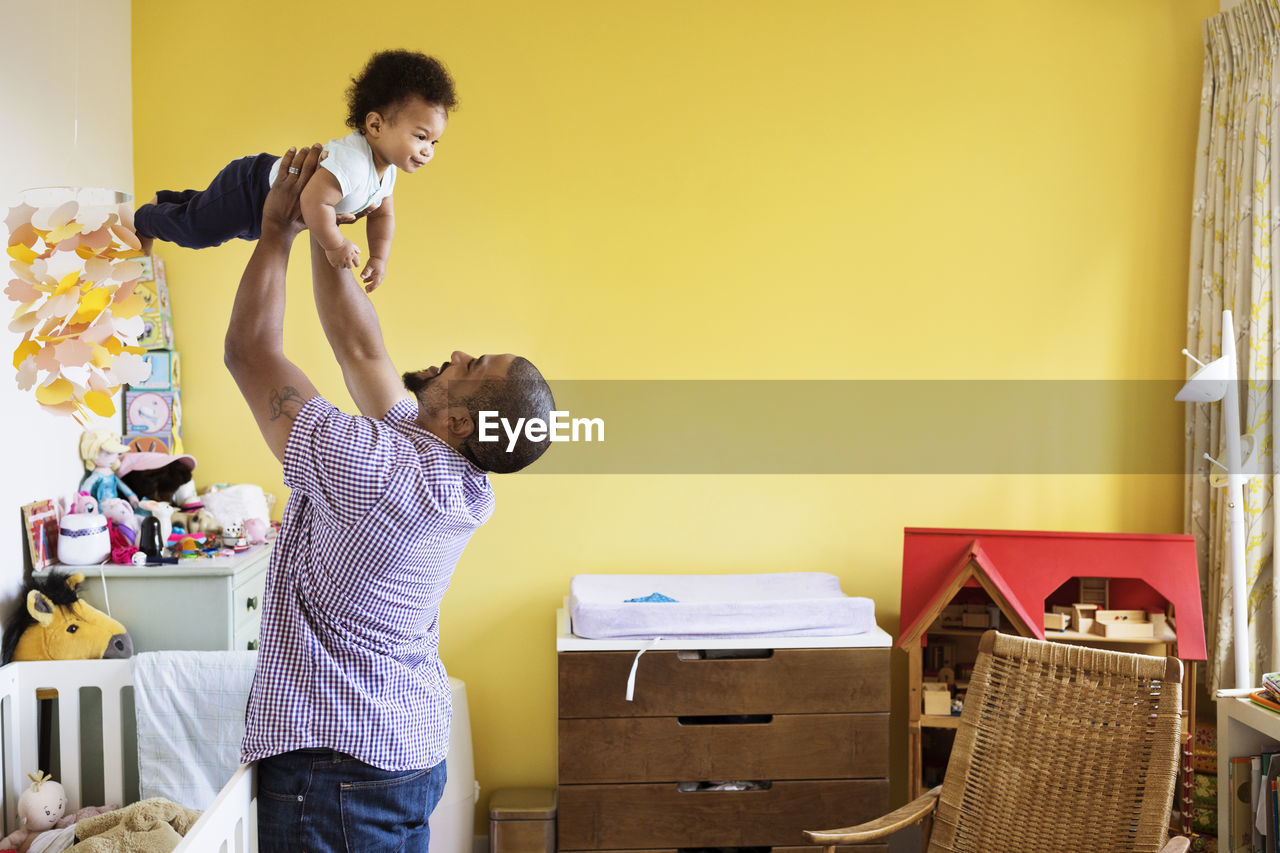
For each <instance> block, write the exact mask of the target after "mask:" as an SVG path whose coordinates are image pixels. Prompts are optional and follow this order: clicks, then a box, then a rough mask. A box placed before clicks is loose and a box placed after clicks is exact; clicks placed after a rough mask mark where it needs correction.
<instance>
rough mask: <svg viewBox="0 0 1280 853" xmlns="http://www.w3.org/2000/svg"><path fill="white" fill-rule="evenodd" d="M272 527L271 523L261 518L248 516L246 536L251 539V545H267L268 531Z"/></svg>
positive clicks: (245, 529) (245, 522) (245, 527)
mask: <svg viewBox="0 0 1280 853" xmlns="http://www.w3.org/2000/svg"><path fill="white" fill-rule="evenodd" d="M270 529H271V525H269V524H267V522H265V521H263V520H262V519H261V518H246V519H245V520H244V536H245V538H246V539H248V540H249V544H250V545H265V544H266V542H267V531H268V530H270Z"/></svg>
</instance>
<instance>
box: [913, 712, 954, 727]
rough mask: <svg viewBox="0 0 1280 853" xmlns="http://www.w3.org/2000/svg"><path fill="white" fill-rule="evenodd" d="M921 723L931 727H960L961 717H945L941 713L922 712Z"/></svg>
mask: <svg viewBox="0 0 1280 853" xmlns="http://www.w3.org/2000/svg"><path fill="white" fill-rule="evenodd" d="M920 725H922V726H928V727H929V728H931V729H958V728H960V718H959V717H944V716H942V715H941V714H921V715H920Z"/></svg>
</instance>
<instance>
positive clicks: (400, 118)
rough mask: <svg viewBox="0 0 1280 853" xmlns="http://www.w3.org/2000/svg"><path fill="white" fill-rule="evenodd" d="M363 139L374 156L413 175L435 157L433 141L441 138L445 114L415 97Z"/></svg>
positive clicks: (437, 107)
mask: <svg viewBox="0 0 1280 853" xmlns="http://www.w3.org/2000/svg"><path fill="white" fill-rule="evenodd" d="M389 113H390V115H389V116H387V117H386V118H385V119H384V121H383V122H382V123H381V124H380V125H379V126H377V127H369V128H368V129H367V130H366V133H365V138H367V139H368V140H369V147H371V148H372V149H373V151H374V153H375V154H376V155H378V157H379V158H380V159H382V160H383V161H384V162H386V163H390V164H391V165H392V166H395V167H396V168H397V169H399V170H401V171H402V172H416V171H418V169H421V168H422V167H423V166H425V165H427V163H429V162H431V158H432V157H433V156H435V149H436V141H437V140H438V139H439V138H440V137H441V136H443V135H444V129H445V126H446V125H448V123H449V116H448V113H446V112H445V110H444V107H441V106H440V105H439V104H428V103H427V102H426V101H424V100H423V99H422V98H420V97H417V96H416V95H415V96H414V97H412V98H410V99H409V100H408V101H406V102H404V103H403V104H401V105H400V106H399V107H397V108H396V109H394V110H390V111H389Z"/></svg>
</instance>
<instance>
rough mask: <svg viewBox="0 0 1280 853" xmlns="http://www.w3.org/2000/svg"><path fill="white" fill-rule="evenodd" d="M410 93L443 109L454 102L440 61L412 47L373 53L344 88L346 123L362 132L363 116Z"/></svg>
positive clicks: (387, 108)
mask: <svg viewBox="0 0 1280 853" xmlns="http://www.w3.org/2000/svg"><path fill="white" fill-rule="evenodd" d="M413 95H418V96H419V97H421V98H422V99H423V100H424V101H426V102H427V103H428V104H438V105H439V106H441V107H443V108H444V110H445V112H449V111H450V110H452V109H453V108H454V107H456V106H457V105H458V96H457V95H456V94H455V93H454V91H453V78H452V77H450V76H449V69H447V68H445V67H444V63H442V62H441V61H440V60H438V59H434V58H433V57H430V56H427V55H425V54H422V53H417V52H415V51H412V50H384V51H381V52H379V53H375V54H374V55H373V56H371V57H370V58H369V62H368V63H367V64H366V65H365V67H364V70H363V71H361V72H360V76H359V77H354V78H352V80H351V87H350V88H349V89H347V110H348V113H347V124H348V125H349V126H350V127H351V128H353V129H354V130H358V131H360V132H361V133H364V117H365V116H366V115H368V114H369V113H371V112H381V113H384V114H385V113H387V112H389V111H392V110H394V109H395V107H397V106H398V105H399V104H400V103H401V102H402V101H404V100H405V99H406V98H409V97H412V96H413Z"/></svg>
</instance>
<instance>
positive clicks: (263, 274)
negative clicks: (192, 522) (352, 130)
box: [223, 145, 320, 461]
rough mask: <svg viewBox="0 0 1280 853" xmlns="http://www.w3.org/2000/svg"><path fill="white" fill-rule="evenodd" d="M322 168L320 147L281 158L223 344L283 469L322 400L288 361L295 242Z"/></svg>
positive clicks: (229, 366)
mask: <svg viewBox="0 0 1280 853" xmlns="http://www.w3.org/2000/svg"><path fill="white" fill-rule="evenodd" d="M319 162H320V146H318V145H313V146H312V147H310V148H305V149H303V150H302V151H301V152H298V153H296V154H295V152H294V149H292V148H290V149H289V150H288V151H287V152H286V153H285V155H284V157H282V158H281V160H280V173H279V176H278V177H277V178H276V182H275V183H274V184H272V186H271V191H270V192H269V193H268V194H267V201H266V205H265V207H264V208H263V212H262V236H261V237H259V238H258V242H257V245H255V246H254V249H253V255H252V257H250V258H249V263H248V265H247V266H246V267H245V268H244V275H243V276H242V277H241V278H240V287H239V288H238V289H237V290H236V299H235V304H234V305H233V306H232V308H231V322H230V323H229V324H228V326H227V336H226V339H225V341H224V344H223V361H224V362H225V363H226V365H227V369H228V370H229V371H231V376H232V378H234V379H235V381H236V385H238V386H239V387H240V393H241V394H242V395H244V399H245V402H247V403H248V404H249V409H250V411H252V412H253V416H254V419H256V420H257V422H258V429H259V430H261V431H262V435H263V437H264V438H265V439H266V440H267V445H268V446H269V447H270V448H271V452H272V453H274V454H275V455H276V458H277V459H279V460H281V461H283V460H284V448H285V445H286V444H287V443H288V441H289V432H290V430H291V429H292V428H293V420H294V418H295V417H297V414H298V410H299V409H300V408H302V404H303V403H305V402H306V401H307V400H309V399H311V398H312V397H314V396H315V395H316V394H317V393H319V392H317V391H316V388H315V386H314V385H312V384H311V380H309V379H307V377H306V374H304V373H303V372H302V371H301V370H300V369H299V368H298V367H297V365H295V364H294V363H293V362H291V361H289V359H287V358H285V356H284V303H285V273H286V271H287V270H288V266H289V250H290V248H291V247H292V246H293V240H294V238H295V237H297V236H298V234H299V233H300V232H301V231H302V228H303V227H304V226H303V222H302V211H301V209H300V207H299V206H298V196H299V195H300V194H301V192H302V187H303V185H305V184H306V182H307V181H308V180H310V178H311V176H312V175H313V174H314V173H315V170H316V164H318V163H319Z"/></svg>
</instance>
